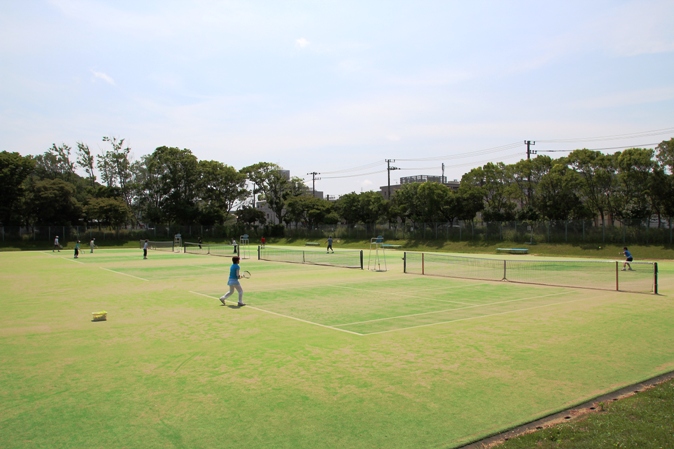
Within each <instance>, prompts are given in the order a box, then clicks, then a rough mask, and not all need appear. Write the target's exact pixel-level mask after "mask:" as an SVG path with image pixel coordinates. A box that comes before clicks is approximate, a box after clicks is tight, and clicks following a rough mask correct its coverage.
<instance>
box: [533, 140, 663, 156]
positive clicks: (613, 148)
mask: <svg viewBox="0 0 674 449" xmlns="http://www.w3.org/2000/svg"><path fill="white" fill-rule="evenodd" d="M659 144H660V142H656V143H640V144H638V145H625V146H622V147H606V148H585V149H586V150H590V151H605V150H620V149H623V148H644V147H646V146H648V145H659ZM577 149H578V148H576V149H575V150H535V151H534V150H532V152H533V153H564V152H566V153H570V152H572V151H576V150H577Z"/></svg>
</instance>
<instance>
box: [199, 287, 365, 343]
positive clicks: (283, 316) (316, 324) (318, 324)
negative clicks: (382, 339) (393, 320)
mask: <svg viewBox="0 0 674 449" xmlns="http://www.w3.org/2000/svg"><path fill="white" fill-rule="evenodd" d="M189 292H190V293H193V294H195V295H199V296H204V297H206V298H211V299H218V298H216V297H215V296H210V295H205V294H203V293H199V292H193V291H192V290H189ZM246 308H247V309H253V310H259V311H260V312H264V313H269V314H271V315H276V316H280V317H282V318H288V319H291V320H295V321H300V322H302V323H307V324H313V325H314V326H319V327H324V328H326V329H331V330H333V331H339V332H345V333H347V334H351V335H358V336H359V337H362V336H363V335H364V334H360V333H358V332H353V331H348V330H346V329H338V328H336V327H332V326H326V325H325V324H320V323H314V322H313V321H307V320H303V319H302V318H296V317H294V316H289V315H283V314H281V313H276V312H272V311H271V310H265V309H260V308H259V307H253V306H250V305H247V306H246Z"/></svg>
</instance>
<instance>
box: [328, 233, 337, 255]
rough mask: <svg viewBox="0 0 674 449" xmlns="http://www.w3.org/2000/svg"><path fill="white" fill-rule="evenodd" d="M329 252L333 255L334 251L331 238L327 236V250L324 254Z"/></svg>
mask: <svg viewBox="0 0 674 449" xmlns="http://www.w3.org/2000/svg"><path fill="white" fill-rule="evenodd" d="M330 251H332V252H333V253H334V252H335V250H334V249H332V236H331V235H330V236H328V249H327V251H326V253H329V252H330Z"/></svg>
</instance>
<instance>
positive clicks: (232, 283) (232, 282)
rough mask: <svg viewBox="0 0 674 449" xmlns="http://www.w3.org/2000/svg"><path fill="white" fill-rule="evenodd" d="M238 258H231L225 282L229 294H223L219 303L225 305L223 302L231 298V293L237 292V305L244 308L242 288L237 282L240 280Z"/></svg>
mask: <svg viewBox="0 0 674 449" xmlns="http://www.w3.org/2000/svg"><path fill="white" fill-rule="evenodd" d="M240 260H241V259H239V256H234V257H232V266H231V267H229V279H228V280H227V285H229V292H227V293H225V294H224V295H222V296H221V297H220V302H221V303H222V305H223V306H224V305H225V300H226V299H227V298H229V297H230V296H232V293H234V290H236V291H237V292H239V303H238V304H237V305H238V306H239V307H242V306H245V304H244V303H243V288H241V283H240V282H239V279H241V275H240V274H239V261H240Z"/></svg>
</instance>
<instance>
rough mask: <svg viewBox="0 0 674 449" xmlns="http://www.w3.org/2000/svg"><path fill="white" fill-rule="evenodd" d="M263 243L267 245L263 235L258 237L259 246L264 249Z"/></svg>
mask: <svg viewBox="0 0 674 449" xmlns="http://www.w3.org/2000/svg"><path fill="white" fill-rule="evenodd" d="M265 243H267V239H265V238H264V235H263V236H262V237H260V246H261V247H263V248H264V245H265Z"/></svg>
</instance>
